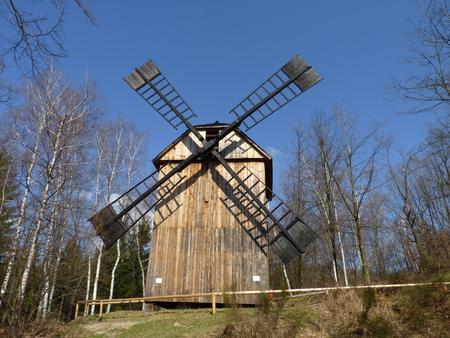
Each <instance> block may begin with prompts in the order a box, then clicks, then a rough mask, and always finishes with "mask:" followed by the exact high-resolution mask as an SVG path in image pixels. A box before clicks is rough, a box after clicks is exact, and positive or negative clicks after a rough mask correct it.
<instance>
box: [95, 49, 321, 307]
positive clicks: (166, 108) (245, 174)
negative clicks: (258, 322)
mask: <svg viewBox="0 0 450 338" xmlns="http://www.w3.org/2000/svg"><path fill="white" fill-rule="evenodd" d="M320 80H322V78H321V77H320V76H319V75H318V74H317V73H316V72H315V71H314V70H313V69H312V67H311V66H310V65H308V64H307V63H306V62H305V61H304V60H303V59H302V58H300V57H299V56H298V55H297V56H295V57H294V58H292V59H291V60H290V61H289V62H288V63H287V64H286V65H284V66H283V67H282V68H281V69H280V70H278V71H277V72H276V73H275V74H274V75H272V76H271V77H270V78H269V79H268V80H267V81H265V82H264V83H263V84H262V85H261V86H259V87H258V88H257V89H256V90H255V91H253V92H252V93H251V94H250V95H249V96H248V97H247V98H245V99H244V100H243V101H242V102H241V103H239V104H238V105H237V106H236V107H235V108H234V109H232V110H231V112H230V113H232V114H234V115H235V116H236V119H235V120H234V121H233V122H232V123H230V124H224V123H219V122H217V123H213V124H210V125H203V126H193V125H192V124H191V123H190V122H189V120H190V119H191V118H192V117H195V116H196V115H195V113H194V112H193V111H192V109H191V108H190V107H189V106H188V104H187V103H186V102H185V101H184V100H183V99H182V98H181V96H180V95H179V94H178V92H177V91H176V90H175V88H173V87H172V85H171V84H170V82H169V81H168V80H167V79H166V78H165V77H164V75H163V74H162V73H161V72H160V71H159V69H158V68H157V67H156V66H155V64H154V63H153V62H152V61H148V62H146V63H145V64H143V65H142V66H141V67H139V68H136V69H135V71H133V72H132V73H131V74H129V75H128V76H127V77H126V78H125V81H126V82H127V83H128V84H129V85H130V86H131V87H132V88H133V89H134V90H135V91H136V92H137V93H138V94H139V95H140V96H141V97H142V98H143V99H144V100H145V101H147V102H148V103H149V104H150V105H151V106H152V107H153V109H154V110H156V111H157V112H158V113H159V114H160V115H161V116H162V117H163V118H164V119H165V120H166V121H167V122H169V124H171V125H172V126H173V127H174V128H175V129H177V128H178V127H179V126H180V125H184V126H185V127H187V131H186V132H185V133H184V134H183V135H182V136H181V137H180V138H179V139H178V140H176V141H175V142H173V143H172V144H171V145H169V147H167V148H166V149H165V150H164V151H163V152H162V153H160V154H159V155H158V156H157V157H156V158H155V159H154V160H153V163H154V164H155V166H156V168H157V170H156V171H155V172H154V173H153V174H151V175H150V176H148V177H146V178H145V179H144V180H142V181H141V182H139V183H138V184H136V185H135V186H134V187H132V188H131V189H130V190H128V191H127V192H125V193H124V194H123V195H121V196H120V197H118V198H117V199H116V200H115V201H113V202H112V203H110V204H109V205H108V206H106V207H105V208H104V209H102V210H101V211H99V212H98V213H97V214H95V215H94V216H93V217H91V218H90V220H89V221H90V222H91V223H92V225H93V226H94V228H95V230H96V233H97V235H99V236H100V237H101V238H102V240H103V242H104V244H105V246H106V248H107V249H108V248H109V247H111V245H113V244H114V243H115V242H116V241H117V240H118V239H119V238H120V237H121V236H122V235H124V234H125V233H126V232H127V231H128V230H129V229H130V228H131V227H132V226H133V225H134V224H136V223H137V222H139V221H141V220H142V219H143V218H144V217H145V216H146V215H147V214H148V213H149V212H150V210H153V209H154V210H156V211H155V228H154V231H153V235H152V246H151V251H150V257H149V269H148V275H147V287H146V295H147V296H164V295H177V294H178V295H183V294H201V293H207V292H220V291H223V288H224V287H226V286H227V285H228V286H230V285H231V284H233V287H234V288H235V289H237V290H246V289H247V290H254V289H255V287H256V288H260V289H262V288H268V287H269V285H268V254H269V248H271V249H272V250H273V251H274V252H275V254H276V255H277V256H278V258H279V260H281V261H282V262H283V263H285V264H286V263H288V262H290V261H291V260H292V259H294V258H295V257H297V256H298V255H299V254H300V253H302V252H304V251H305V248H306V247H307V246H308V245H309V244H311V243H312V242H313V241H314V240H315V239H316V234H315V233H314V232H313V231H312V230H311V229H310V228H309V227H308V226H307V225H306V224H305V223H304V222H303V221H302V220H301V219H300V218H299V217H297V216H296V215H295V214H294V213H293V212H292V211H291V210H290V209H289V208H288V207H287V206H286V205H285V204H284V203H283V201H281V199H279V198H278V197H277V196H276V195H275V194H273V192H272V191H271V181H272V177H271V176H272V172H271V170H272V169H271V167H272V159H271V158H270V156H269V155H268V154H267V153H265V152H264V151H263V150H262V149H261V148H260V147H259V146H257V145H256V144H255V143H254V142H253V141H252V140H251V139H250V138H249V137H248V136H247V135H246V134H244V132H243V131H241V129H240V127H241V126H244V127H245V128H246V130H245V131H248V130H249V129H251V128H253V127H254V126H256V125H257V124H258V123H260V122H261V121H262V120H264V119H265V118H267V117H268V116H270V115H272V114H273V113H274V112H275V111H277V110H278V109H279V108H281V107H283V106H284V105H285V104H287V103H288V102H290V101H292V100H293V99H295V98H296V97H298V96H299V95H300V94H302V93H303V92H304V91H306V90H307V89H309V88H310V87H312V86H313V85H315V84H316V83H318V82H319V81H320ZM269 200H270V207H269V203H268V201H269ZM202 206H203V207H202ZM199 210H200V211H199ZM205 210H206V211H205ZM218 210H219V211H218ZM163 302H164V304H165V307H169V306H168V303H173V304H179V303H180V302H190V303H197V304H201V303H210V299H209V298H206V297H201V296H199V297H197V298H185V299H181V300H180V299H161V302H156V303H163ZM240 302H242V303H246V304H254V303H255V302H256V299H255V297H252V296H247V297H246V298H245V299H243V300H240Z"/></svg>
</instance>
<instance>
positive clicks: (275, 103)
mask: <svg viewBox="0 0 450 338" xmlns="http://www.w3.org/2000/svg"><path fill="white" fill-rule="evenodd" d="M321 80H322V78H321V77H320V76H319V75H318V74H317V73H316V72H315V71H314V70H313V69H312V68H311V66H310V65H308V64H307V63H306V62H305V61H304V60H303V59H302V58H301V57H299V56H298V55H296V56H295V57H293V58H292V59H291V60H290V61H289V62H288V63H287V64H286V65H285V66H284V67H282V68H281V69H280V70H279V71H277V72H276V73H275V74H274V75H272V76H271V77H270V78H269V79H268V80H267V81H266V82H264V83H263V84H262V85H261V86H259V87H258V88H257V89H256V90H255V91H253V93H251V94H250V95H249V96H247V98H245V99H244V100H243V101H242V102H241V103H239V104H238V105H237V106H236V107H235V108H234V109H232V110H231V112H230V113H233V114H235V115H236V116H237V117H238V118H241V117H242V116H246V117H247V115H248V116H250V118H249V119H248V120H246V121H243V124H244V125H245V126H246V128H247V129H246V131H247V130H249V129H251V128H253V127H254V126H256V125H257V124H258V123H259V122H261V121H262V120H264V119H266V118H267V117H269V116H270V115H272V114H273V113H275V112H276V111H277V110H278V109H280V108H281V107H283V106H284V105H285V104H287V103H289V102H290V101H292V100H293V99H295V98H296V97H297V96H299V95H300V94H301V93H303V92H304V91H306V90H307V89H309V88H311V87H312V86H314V85H315V84H316V83H318V82H319V81H321Z"/></svg>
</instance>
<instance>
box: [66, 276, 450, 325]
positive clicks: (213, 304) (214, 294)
mask: <svg viewBox="0 0 450 338" xmlns="http://www.w3.org/2000/svg"><path fill="white" fill-rule="evenodd" d="M442 285H450V282H440V283H411V284H379V285H357V286H334V287H326V288H305V289H288V290H258V291H234V292H226V294H228V295H257V294H278V293H286V292H287V293H289V294H291V295H292V294H294V293H314V292H328V291H334V290H352V289H383V288H404V287H413V286H442ZM223 294H224V293H223V292H212V293H197V294H191V295H170V296H153V297H139V298H118V299H91V300H79V301H77V303H76V305H75V318H77V317H78V312H79V306H80V305H82V304H84V305H86V310H85V313H89V307H90V306H92V305H100V310H99V319H100V318H102V314H103V305H108V304H132V303H145V302H149V303H151V301H152V300H160V299H166V298H190V297H211V313H212V314H216V298H217V296H219V297H220V296H222V295H223Z"/></svg>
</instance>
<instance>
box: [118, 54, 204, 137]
mask: <svg viewBox="0 0 450 338" xmlns="http://www.w3.org/2000/svg"><path fill="white" fill-rule="evenodd" d="M124 80H125V81H126V82H127V83H128V84H129V85H130V86H131V87H132V88H133V89H134V90H135V91H136V92H137V93H138V94H139V95H140V96H141V97H142V98H143V99H144V100H145V101H146V102H147V103H148V104H149V105H151V106H152V107H153V109H155V110H156V111H157V112H158V114H159V115H161V116H162V117H163V118H164V119H165V120H166V121H167V122H169V123H170V125H171V126H172V127H174V128H175V129H178V126H179V125H180V124H183V123H184V124H186V122H187V121H188V120H189V119H190V118H191V117H194V116H197V115H195V113H194V112H193V111H192V109H191V108H190V107H189V106H188V104H187V103H186V102H185V101H184V100H183V98H182V97H181V96H180V95H179V94H178V92H177V91H176V90H175V88H174V87H173V86H172V85H171V84H170V82H169V81H168V80H167V79H166V78H165V76H164V75H163V74H162V73H161V72H160V71H159V69H158V68H157V67H156V66H155V64H154V63H153V62H152V61H151V60H149V61H147V62H146V63H145V64H143V65H142V66H141V67H139V68H136V70H135V71H134V72H132V73H131V74H130V75H128V76H127V77H126V78H125V79H124Z"/></svg>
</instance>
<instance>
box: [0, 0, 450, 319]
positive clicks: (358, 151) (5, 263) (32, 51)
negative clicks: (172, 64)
mask: <svg viewBox="0 0 450 338" xmlns="http://www.w3.org/2000/svg"><path fill="white" fill-rule="evenodd" d="M26 5H27V2H26V1H13V0H10V1H2V2H1V12H2V17H1V20H2V21H1V24H2V27H5V28H7V29H6V30H2V32H1V33H0V34H1V37H2V40H1V45H0V47H1V52H2V53H1V59H0V71H1V76H2V78H1V80H2V81H1V88H0V90H1V92H0V93H1V101H2V111H1V119H2V122H3V123H2V124H1V127H0V140H1V143H0V144H1V149H0V222H1V223H0V226H1V228H0V282H1V289H0V301H1V308H0V315H1V321H2V323H3V324H4V325H12V323H25V322H29V321H32V320H38V319H39V320H40V319H45V318H48V316H49V315H51V314H54V315H55V316H57V317H58V318H59V319H60V320H64V321H68V320H70V319H71V318H72V317H73V313H74V302H75V301H76V300H80V299H96V298H122V297H140V296H143V289H144V283H145V273H146V260H147V259H148V250H149V246H150V245H151V222H152V219H151V217H149V218H148V219H146V220H145V221H144V222H141V223H140V224H139V225H138V226H136V227H134V228H133V230H132V231H130V232H129V233H128V234H127V235H126V236H124V237H123V238H122V239H121V240H120V241H118V242H117V245H115V246H114V247H113V248H112V249H111V250H109V251H107V252H104V249H103V245H102V243H101V241H100V240H99V239H98V238H97V237H96V236H95V234H94V232H93V229H92V228H91V226H90V225H89V223H88V222H87V221H86V220H87V219H88V218H89V217H90V216H92V215H93V214H94V213H95V211H98V210H99V209H100V208H102V207H103V206H104V205H105V204H107V203H108V202H109V201H111V199H112V198H113V197H114V196H116V195H117V193H119V192H123V191H125V190H126V189H127V188H128V187H130V186H132V185H133V184H134V183H135V182H136V181H137V180H139V179H142V178H143V177H144V176H146V175H147V174H148V173H149V170H151V169H149V167H150V166H149V165H148V162H149V161H148V155H149V154H150V153H151V152H150V151H149V147H153V142H154V139H159V138H160V136H159V135H158V134H157V133H158V132H157V131H156V129H157V128H155V127H154V129H152V130H151V133H152V139H150V130H143V129H141V128H140V126H139V127H138V126H137V123H135V121H133V119H130V118H127V117H124V116H119V117H115V115H114V114H111V113H110V109H111V108H110V106H109V105H108V104H107V101H108V99H107V98H105V95H104V94H103V93H102V90H101V87H102V86H101V85H99V84H98V82H97V80H96V79H94V78H93V77H92V76H89V75H85V76H84V77H83V78H82V80H78V79H72V78H71V77H69V76H68V75H66V74H65V73H64V61H58V60H61V59H63V58H65V57H67V56H68V54H69V52H68V51H67V50H66V49H65V40H64V39H63V37H64V35H63V32H64V31H63V29H64V27H65V26H64V25H63V23H64V20H65V18H66V15H68V13H71V11H77V10H78V11H81V13H82V15H83V17H84V18H86V19H87V21H88V23H86V24H85V25H86V26H89V25H92V26H93V27H96V25H101V23H99V22H98V20H97V18H96V16H97V15H98V16H100V17H101V15H102V13H95V10H93V9H92V7H93V4H91V3H87V2H83V1H81V0H76V1H74V2H70V3H68V4H65V3H64V2H63V1H51V2H50V1H41V2H38V3H34V4H33V6H32V8H34V9H39V6H47V7H46V9H45V10H48V8H51V11H52V16H51V17H50V16H47V15H46V14H45V11H44V12H42V10H41V12H39V11H36V12H34V11H30V10H29V9H28V7H27V6H26ZM416 11H417V13H416V16H415V19H414V20H411V21H409V26H408V27H409V29H408V32H407V34H405V35H404V39H405V41H408V44H409V46H410V49H409V52H408V53H406V54H405V56H404V57H405V59H404V61H405V62H404V64H407V65H409V66H411V68H408V69H411V71H410V72H409V73H408V75H406V76H405V75H402V74H400V75H398V76H391V77H390V81H389V82H388V83H385V84H384V85H385V88H384V90H385V93H386V96H388V97H390V98H391V99H394V100H399V101H400V102H402V103H403V104H404V105H403V106H402V107H404V110H403V113H404V114H402V115H396V117H395V118H396V119H404V120H405V121H407V120H408V119H409V118H410V116H411V114H415V115H414V116H426V118H425V119H426V120H427V121H428V124H427V125H426V133H425V137H424V138H423V140H420V141H418V142H417V143H416V144H413V145H412V146H408V147H407V148H404V147H403V148H402V147H400V146H398V143H397V144H396V143H395V140H394V139H393V136H392V134H391V133H390V130H389V127H388V122H385V121H381V122H373V121H371V123H370V125H367V126H364V127H361V124H360V123H359V122H358V121H359V120H360V118H361V116H360V115H359V114H358V113H357V112H354V110H353V109H350V108H348V107H347V106H348V105H351V102H350V103H349V104H348V105H342V104H334V105H332V106H331V107H329V108H326V109H325V108H322V109H313V110H312V111H311V112H310V113H309V115H307V117H308V118H304V117H303V118H302V119H301V120H298V121H294V122H293V119H292V118H290V120H289V124H286V122H287V120H284V123H285V124H284V126H283V128H284V130H286V129H290V130H292V134H291V137H290V138H289V139H285V140H284V142H285V146H284V148H283V149H281V148H280V150H278V151H277V152H274V154H278V153H279V152H282V153H283V156H284V158H285V160H286V162H285V165H283V167H280V168H278V172H277V176H278V177H279V183H278V184H277V185H278V189H279V195H282V196H283V197H284V200H285V202H286V203H288V204H289V206H290V207H291V208H292V209H293V210H294V211H295V212H296V213H297V214H298V215H299V216H301V217H302V219H303V220H304V221H305V222H306V223H308V224H309V225H311V227H312V228H313V229H314V230H315V231H316V232H317V233H318V234H319V236H320V240H318V241H317V242H316V243H315V244H314V245H312V246H311V247H310V248H309V249H308V251H307V252H305V253H304V254H303V255H301V256H299V257H298V259H297V260H295V261H294V262H292V263H290V264H289V265H287V266H286V267H283V266H282V265H281V264H280V263H279V262H277V261H274V262H273V264H272V266H271V269H272V275H273V276H274V278H273V280H272V287H274V288H277V287H281V285H282V284H283V283H284V282H285V281H286V280H289V283H290V286H291V287H293V288H299V287H315V286H332V285H359V284H372V283H375V282H376V283H395V282H405V281H413V280H414V281H420V280H423V279H424V278H426V276H430V275H439V274H443V273H445V272H448V269H449V267H450V204H449V202H450V197H449V196H450V147H449V144H450V114H449V110H448V102H449V99H450V95H449V94H450V91H449V85H450V79H449V65H450V62H449V56H450V49H449V47H450V45H449V41H450V14H449V11H448V7H447V2H446V1H438V0H432V1H429V2H425V3H421V4H418V5H417V7H416ZM42 13H44V14H42ZM139 57H140V58H141V57H142V56H141V55H140V56H139ZM289 57H291V55H289V56H288V57H287V58H289ZM331 57H332V55H330V58H331ZM180 59H182V58H180ZM285 61H287V60H285ZM307 61H308V60H307ZM312 61H313V60H311V63H313V62H312ZM398 61H399V62H400V61H401V60H398ZM180 62H181V60H180ZM211 62H212V61H211ZM233 62H236V61H235V60H233ZM139 64H140V63H139ZM139 64H137V65H139ZM130 65H131V66H132V63H131V64H130ZM130 65H128V66H130ZM313 65H314V67H315V69H316V70H317V72H318V73H319V74H320V75H322V74H321V72H320V69H318V67H316V65H315V64H314V63H313ZM319 65H320V63H319ZM319 68H320V67H319ZM269 71H270V69H269ZM258 72H260V71H259V70H258ZM377 72H380V70H377ZM175 75H176V74H175ZM268 75H270V73H269V74H267V76H268ZM263 76H266V75H265V74H263ZM323 76H324V77H325V80H324V82H325V81H326V80H327V74H323ZM200 77H201V76H199V78H200ZM320 85H321V84H318V86H317V88H316V87H315V88H313V89H312V90H311V91H314V90H317V91H318V90H319V88H320V87H319V86H320ZM327 88H329V87H327ZM327 90H328V89H327ZM124 91H125V90H124ZM222 94H223V93H222ZM245 94H247V92H243V93H241V95H245ZM308 94H309V92H308V93H307V94H305V97H307V95H308ZM321 95H324V96H326V95H327V92H322V93H321ZM318 97H319V96H318V94H315V96H314V95H312V98H315V99H317V98H318ZM133 99H134V100H136V101H138V100H139V98H138V97H133ZM298 100H300V101H302V100H303V97H302V98H301V99H298ZM396 102H398V101H396ZM319 103H320V104H322V103H321V102H319ZM319 103H318V104H316V106H319ZM309 104H311V103H308V102H307V103H306V108H302V110H304V109H308V107H309ZM144 108H145V109H147V110H148V109H149V108H147V107H144ZM295 109H298V108H295ZM388 113H389V114H393V113H394V112H393V111H389V112H388ZM408 114H409V115H408ZM297 115H298V114H296V116H297ZM399 116H400V117H399ZM155 121H156V120H155ZM160 122H161V123H163V122H162V121H160ZM208 122H211V121H208ZM158 123H159V122H153V125H158ZM269 125H270V123H269ZM405 125H408V123H407V122H405ZM273 126H274V129H273V130H270V129H269V130H264V131H263V132H261V134H263V137H264V138H266V139H267V138H270V137H268V135H272V133H276V130H277V127H275V124H274V125H273ZM158 129H159V128H158ZM161 129H162V128H161ZM407 132H409V133H410V134H414V133H415V131H414V130H407ZM154 133H155V134H156V135H158V136H157V137H155V136H154ZM277 138H280V137H279V135H277ZM172 140H173V139H169V140H167V141H168V142H171V141H172ZM257 141H258V140H257ZM155 143H157V142H156V141H155ZM166 145H167V144H166ZM155 148H157V150H161V149H160V148H158V147H155ZM263 148H264V145H263ZM277 156H278V155H277ZM274 157H275V156H274ZM284 268H285V269H284ZM284 271H286V272H285V273H284ZM283 275H285V276H286V277H287V278H284V279H283V278H282V277H280V276H283ZM283 280H284V282H283ZM94 310H95V309H94V308H92V311H94ZM107 310H108V311H109V309H107Z"/></svg>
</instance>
